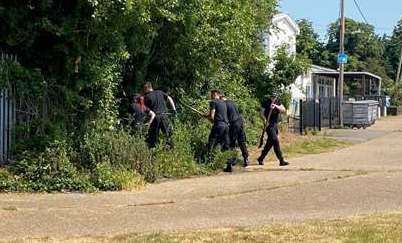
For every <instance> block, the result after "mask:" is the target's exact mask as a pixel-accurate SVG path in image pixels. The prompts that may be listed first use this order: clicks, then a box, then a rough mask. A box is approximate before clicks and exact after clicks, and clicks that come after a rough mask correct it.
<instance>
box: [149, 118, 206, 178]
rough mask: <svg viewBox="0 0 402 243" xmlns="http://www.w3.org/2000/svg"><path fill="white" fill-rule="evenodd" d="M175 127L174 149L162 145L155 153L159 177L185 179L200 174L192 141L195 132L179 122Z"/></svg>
mask: <svg viewBox="0 0 402 243" xmlns="http://www.w3.org/2000/svg"><path fill="white" fill-rule="evenodd" d="M174 125H175V127H174V133H173V141H174V149H169V148H165V146H163V145H161V146H159V147H158V148H157V150H156V153H155V160H156V163H157V165H158V175H159V176H161V177H184V176H189V175H196V174H199V171H200V169H199V166H198V165H197V163H196V161H195V157H194V148H192V147H191V144H192V143H193V142H192V139H194V138H193V136H192V135H193V134H192V131H194V130H191V129H190V127H188V126H186V125H183V124H181V123H179V122H177V123H175V124H174ZM198 145H199V146H203V145H201V144H198ZM204 146H205V145H204ZM197 147H198V146H197ZM198 148H199V147H198Z"/></svg>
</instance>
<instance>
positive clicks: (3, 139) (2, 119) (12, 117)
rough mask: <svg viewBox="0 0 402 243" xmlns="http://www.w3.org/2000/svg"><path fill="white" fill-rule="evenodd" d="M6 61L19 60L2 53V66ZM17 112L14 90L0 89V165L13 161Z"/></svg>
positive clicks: (0, 56)
mask: <svg viewBox="0 0 402 243" xmlns="http://www.w3.org/2000/svg"><path fill="white" fill-rule="evenodd" d="M6 60H11V61H16V60H17V59H16V57H15V56H12V55H7V54H3V53H2V54H1V55H0V65H3V64H4V61H6ZM0 68H2V67H0ZM9 86H10V85H9ZM15 111H16V107H15V101H14V96H13V90H12V88H11V87H10V88H3V89H0V165H3V164H5V163H7V162H8V161H9V160H10V159H12V148H13V143H14V125H15V121H16V112H15Z"/></svg>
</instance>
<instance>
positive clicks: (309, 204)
mask: <svg viewBox="0 0 402 243" xmlns="http://www.w3.org/2000/svg"><path fill="white" fill-rule="evenodd" d="M401 129H402V117H397V118H391V119H385V120H382V121H380V122H378V123H377V124H376V126H374V127H372V128H370V129H368V130H366V131H365V132H366V133H367V134H370V136H368V137H367V139H368V140H369V141H367V142H364V143H360V144H357V145H354V146H352V147H350V148H346V149H342V150H339V151H336V152H331V153H325V154H319V155H311V156H305V157H302V158H298V159H294V160H292V161H291V162H292V164H291V166H289V167H287V168H279V167H278V166H277V165H276V164H273V163H272V162H270V163H268V164H266V165H265V167H264V168H262V167H259V166H251V167H250V168H248V169H246V170H244V169H240V168H238V169H237V170H236V171H235V173H233V174H231V175H224V174H222V175H218V176H214V177H203V178H192V179H184V180H179V181H169V182H164V183H160V184H154V185H149V186H148V187H147V188H145V189H144V190H143V191H140V192H119V193H98V194H91V195H88V194H35V195H32V194H0V219H1V220H0V239H3V240H11V239H23V238H38V237H40V238H42V237H55V238H64V237H80V236H104V235H107V236H110V235H114V234H125V233H133V232H149V231H162V230H181V229H199V228H214V227H231V226H250V225H263V224H269V223H272V222H278V221H279V222H283V221H285V222H293V221H301V220H306V219H314V218H326V219H327V218H336V217H344V216H352V215H360V214H371V213H377V212H389V211H400V210H402V130H401ZM337 132H338V133H344V134H343V136H350V137H353V136H356V135H355V134H353V133H354V132H355V131H349V133H348V131H342V130H340V131H337ZM374 133H376V134H377V135H376V136H374V137H373V136H372V134H374ZM345 134H346V135H345ZM348 134H349V135H348ZM334 136H335V135H334ZM359 136H363V135H361V134H360V135H359ZM367 139H366V140H367Z"/></svg>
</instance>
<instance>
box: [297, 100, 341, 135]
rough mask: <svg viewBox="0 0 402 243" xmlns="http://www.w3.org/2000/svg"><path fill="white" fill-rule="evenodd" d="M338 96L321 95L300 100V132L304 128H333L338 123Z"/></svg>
mask: <svg viewBox="0 0 402 243" xmlns="http://www.w3.org/2000/svg"><path fill="white" fill-rule="evenodd" d="M339 102H340V100H339V98H337V97H323V98H319V99H307V100H304V101H303V100H301V101H300V103H301V104H302V105H301V109H300V117H301V120H300V124H301V125H300V128H301V129H300V132H301V133H303V130H304V129H306V128H311V129H317V128H318V130H321V128H322V127H327V128H334V127H337V125H338V124H339Z"/></svg>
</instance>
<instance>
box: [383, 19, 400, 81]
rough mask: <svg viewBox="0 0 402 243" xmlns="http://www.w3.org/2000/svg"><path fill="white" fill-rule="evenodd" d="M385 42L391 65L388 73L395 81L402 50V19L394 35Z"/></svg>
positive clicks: (386, 53) (386, 54) (388, 60)
mask: <svg viewBox="0 0 402 243" xmlns="http://www.w3.org/2000/svg"><path fill="white" fill-rule="evenodd" d="M383 41H384V44H385V56H386V59H387V62H388V64H389V66H388V69H387V72H388V75H389V76H390V77H391V78H392V79H393V80H395V79H396V73H397V70H398V65H399V59H400V52H401V48H402V47H401V46H402V44H401V43H402V19H401V20H399V22H398V23H397V25H396V26H395V28H394V30H393V32H392V35H391V36H386V37H384V39H383Z"/></svg>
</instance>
